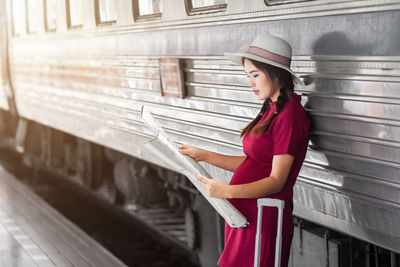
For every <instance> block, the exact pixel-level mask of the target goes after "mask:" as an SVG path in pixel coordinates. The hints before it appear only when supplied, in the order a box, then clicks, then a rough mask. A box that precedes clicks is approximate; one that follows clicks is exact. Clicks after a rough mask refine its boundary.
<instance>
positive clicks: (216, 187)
mask: <svg viewBox="0 0 400 267" xmlns="http://www.w3.org/2000/svg"><path fill="white" fill-rule="evenodd" d="M196 178H197V181H199V184H200V185H201V187H203V188H204V190H205V191H206V192H207V194H208V195H209V196H210V197H215V198H231V196H230V191H229V189H230V187H231V186H230V185H228V184H226V183H224V182H223V181H221V180H219V179H209V178H206V177H204V176H202V175H200V174H196Z"/></svg>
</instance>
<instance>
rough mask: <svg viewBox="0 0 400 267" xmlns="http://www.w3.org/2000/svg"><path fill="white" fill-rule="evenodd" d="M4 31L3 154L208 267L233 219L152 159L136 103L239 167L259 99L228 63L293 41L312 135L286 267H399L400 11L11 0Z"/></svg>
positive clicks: (2, 6)
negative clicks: (261, 44)
mask: <svg viewBox="0 0 400 267" xmlns="http://www.w3.org/2000/svg"><path fill="white" fill-rule="evenodd" d="M0 19H1V20H0V60H1V62H0V74H1V75H0V109H1V112H0V114H1V123H0V133H1V134H2V142H1V143H2V144H3V145H7V146H8V147H10V148H12V149H14V150H15V151H17V152H18V153H21V155H23V159H24V160H23V161H24V163H25V164H27V165H30V166H33V167H36V168H51V169H53V170H56V171H57V172H59V173H62V174H64V175H65V177H68V179H71V180H73V181H74V182H76V183H78V184H79V185H81V186H82V187H84V188H85V189H87V190H88V193H89V191H91V192H94V193H95V194H98V195H99V196H101V197H103V198H105V199H107V200H108V201H109V202H110V203H113V205H116V206H118V207H120V208H123V209H125V210H127V212H130V213H131V214H132V216H136V217H138V218H140V219H141V220H142V221H143V222H144V223H146V224H148V225H150V226H151V227H153V228H154V229H155V230H156V231H158V232H159V233H160V235H163V236H166V238H169V239H170V240H171V242H175V243H177V244H180V246H182V249H186V250H187V251H188V253H193V255H194V257H197V259H198V262H199V263H200V264H201V265H202V266H215V265H216V262H217V259H218V256H219V254H220V253H221V251H222V249H223V223H224V222H223V220H222V219H221V217H220V216H219V215H218V214H217V213H216V212H215V211H214V210H213V209H212V207H211V206H210V205H209V204H208V203H207V201H206V200H205V199H204V198H203V197H202V196H201V195H200V194H199V193H198V192H197V191H196V190H195V188H194V187H193V186H192V185H191V183H190V182H189V181H188V180H187V179H186V178H185V177H184V176H182V175H181V174H180V173H178V172H176V170H175V169H174V168H173V167H172V166H169V165H168V164H166V163H165V162H163V161H162V160H161V159H160V158H159V157H157V155H155V154H153V153H151V151H147V150H146V149H144V148H143V144H144V143H146V142H147V141H149V140H150V139H151V138H152V135H151V133H150V132H149V130H148V129H147V128H146V127H145V125H144V124H143V122H142V121H141V120H140V110H141V107H142V106H146V107H148V108H149V110H150V111H151V112H152V114H153V115H154V117H155V118H156V119H157V120H158V121H159V123H160V125H161V126H162V127H163V129H164V130H165V132H166V133H167V134H168V136H169V137H170V138H171V140H173V141H174V142H176V143H177V144H183V143H190V144H193V145H195V146H198V147H200V148H203V149H207V150H212V151H217V152H220V153H225V154H231V155H242V154H243V151H242V144H241V139H240V136H239V135H240V131H241V130H242V129H243V128H244V127H245V126H246V125H247V124H248V122H249V121H250V120H251V119H252V118H253V117H254V116H255V115H256V114H257V112H258V111H259V109H260V107H261V103H260V101H258V100H257V98H256V96H255V95H254V94H253V93H252V91H251V90H250V88H249V85H248V80H247V77H246V75H245V73H244V71H243V68H242V67H241V66H237V65H234V64H233V63H231V62H229V61H228V60H227V59H226V58H225V57H224V56H223V53H225V52H236V51H237V50H238V49H239V47H240V46H241V45H242V44H245V43H251V41H252V40H253V39H254V37H255V36H256V35H257V34H258V33H269V34H272V35H276V36H279V37H281V38H283V39H285V40H286V41H288V42H289V43H290V44H291V45H292V48H293V60H292V63H291V68H292V69H293V70H294V71H295V72H296V73H297V74H298V75H299V77H301V79H302V80H303V81H304V85H303V86H300V85H298V86H296V88H295V91H296V93H297V94H299V95H301V96H302V104H303V105H304V106H305V108H306V111H307V113H308V114H309V116H310V120H311V125H312V127H311V129H312V130H311V140H310V143H309V147H308V152H307V156H306V159H305V162H304V165H303V167H302V169H301V171H300V174H299V177H298V179H297V182H296V185H295V189H294V216H295V225H296V230H295V236H294V240H293V245H292V254H291V261H290V266H313V265H314V266H391V267H394V266H399V262H400V258H399V253H400V120H399V118H400V28H399V25H400V1H398V0H353V1H351V0H265V1H264V0H249V1H238V0H236V1H235V0H168V1H167V0H132V1H131V0H118V1H116V0H86V1H78V0H1V1H0ZM201 164H202V166H203V167H204V168H205V169H206V170H207V171H208V172H209V173H210V174H212V175H213V176H214V177H218V178H221V179H224V180H226V181H229V179H230V177H231V176H232V173H230V172H227V171H224V170H221V169H218V168H216V167H213V166H210V165H207V164H203V163H201Z"/></svg>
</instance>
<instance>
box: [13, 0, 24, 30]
mask: <svg viewBox="0 0 400 267" xmlns="http://www.w3.org/2000/svg"><path fill="white" fill-rule="evenodd" d="M25 3H26V2H25V0H14V1H11V4H12V20H13V34H14V36H17V35H20V34H22V33H23V32H24V30H25V22H26V19H25V10H26V8H25Z"/></svg>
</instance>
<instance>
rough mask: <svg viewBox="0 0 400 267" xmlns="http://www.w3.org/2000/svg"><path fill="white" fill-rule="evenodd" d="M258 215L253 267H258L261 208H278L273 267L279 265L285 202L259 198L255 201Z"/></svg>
mask: <svg viewBox="0 0 400 267" xmlns="http://www.w3.org/2000/svg"><path fill="white" fill-rule="evenodd" d="M257 206H258V215H257V233H256V246H255V253H254V267H259V266H260V250H261V246H260V241H261V225H262V211H263V207H275V208H278V229H277V233H276V243H275V267H280V265H281V246H282V217H283V209H284V207H285V201H283V200H280V199H274V198H259V199H258V200H257Z"/></svg>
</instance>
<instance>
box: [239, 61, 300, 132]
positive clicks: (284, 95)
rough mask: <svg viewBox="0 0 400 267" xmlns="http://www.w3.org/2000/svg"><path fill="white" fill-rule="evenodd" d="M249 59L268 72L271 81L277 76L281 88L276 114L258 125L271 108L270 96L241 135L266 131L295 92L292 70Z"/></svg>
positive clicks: (258, 67)
mask: <svg viewBox="0 0 400 267" xmlns="http://www.w3.org/2000/svg"><path fill="white" fill-rule="evenodd" d="M248 60H250V62H251V63H253V65H254V66H255V67H256V68H257V69H259V70H261V71H263V72H264V73H266V74H267V75H268V76H269V77H270V79H271V81H274V80H275V78H277V79H278V81H279V85H280V87H281V88H280V95H279V97H278V100H277V101H276V110H275V112H274V114H273V115H272V116H271V117H270V118H268V119H267V120H265V121H263V122H261V123H260V124H258V125H257V126H256V124H257V123H258V122H259V121H260V120H261V118H262V116H263V115H264V113H265V112H266V111H267V110H268V109H269V105H270V102H271V99H269V98H268V99H265V101H264V103H263V105H262V107H261V111H260V113H259V114H258V115H257V117H256V118H255V119H254V120H252V121H251V122H250V123H249V124H248V125H247V126H246V127H245V128H244V129H243V130H242V132H241V133H240V137H243V136H244V135H246V134H247V133H249V132H252V133H254V134H255V135H261V134H262V133H263V132H266V131H267V130H268V128H269V126H270V125H271V123H272V121H273V120H274V119H275V118H276V116H278V114H279V112H281V110H282V108H283V106H284V105H285V104H286V102H287V101H288V100H289V97H290V96H291V95H293V92H294V84H293V77H292V74H290V72H288V71H286V70H284V69H281V68H278V67H275V66H272V65H269V64H266V63H263V62H259V61H255V60H252V59H249V58H248ZM253 128H254V129H253Z"/></svg>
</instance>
